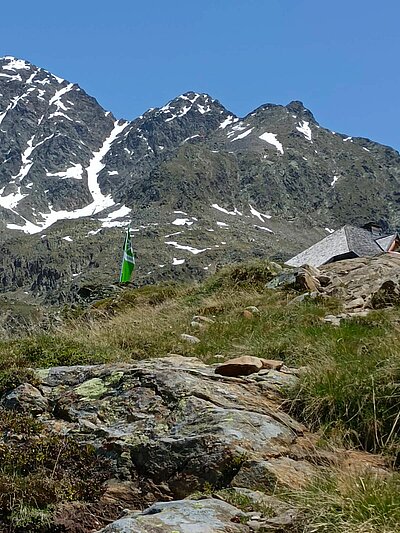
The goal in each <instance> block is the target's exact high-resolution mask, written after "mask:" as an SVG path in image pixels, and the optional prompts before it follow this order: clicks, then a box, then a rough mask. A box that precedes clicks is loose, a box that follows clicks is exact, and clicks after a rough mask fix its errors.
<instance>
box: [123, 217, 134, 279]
mask: <svg viewBox="0 0 400 533" xmlns="http://www.w3.org/2000/svg"><path fill="white" fill-rule="evenodd" d="M134 268H135V256H134V255H133V250H132V241H131V233H130V231H129V227H128V229H127V230H126V235H125V242H124V255H123V257H122V265H121V275H120V276H119V281H120V283H127V282H128V281H130V280H131V276H132V272H133V269H134Z"/></svg>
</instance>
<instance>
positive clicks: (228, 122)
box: [218, 115, 239, 130]
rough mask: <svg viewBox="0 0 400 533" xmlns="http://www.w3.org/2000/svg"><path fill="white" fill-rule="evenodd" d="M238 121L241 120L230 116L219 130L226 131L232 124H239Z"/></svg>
mask: <svg viewBox="0 0 400 533" xmlns="http://www.w3.org/2000/svg"><path fill="white" fill-rule="evenodd" d="M238 120H239V119H238V118H237V117H234V116H233V115H228V116H227V118H226V119H225V120H224V121H223V122H221V124H220V125H219V128H218V129H220V130H224V129H225V128H226V127H227V126H230V125H231V124H233V123H234V122H237V121H238Z"/></svg>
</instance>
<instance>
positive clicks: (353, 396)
mask: <svg viewBox="0 0 400 533" xmlns="http://www.w3.org/2000/svg"><path fill="white" fill-rule="evenodd" d="M277 269H278V268H277V267H274V266H273V265H272V266H271V265H270V263H268V262H262V261H254V262H252V263H250V264H245V265H233V266H231V267H226V268H224V269H221V271H219V272H217V274H215V275H214V276H212V277H210V278H209V279H208V280H207V281H206V282H205V283H203V284H201V285H183V284H177V283H163V284H159V285H154V286H146V287H143V288H140V289H136V290H132V289H129V290H126V291H124V292H123V293H121V294H120V295H118V296H117V297H116V298H114V299H106V300H103V301H100V302H97V303H96V304H94V305H93V306H92V308H91V309H90V310H89V311H86V312H84V313H82V314H81V315H80V316H78V317H77V318H70V319H68V320H66V321H65V324H64V326H62V327H61V328H59V329H58V330H55V331H53V332H47V333H45V334H44V333H40V332H39V333H37V334H35V335H30V336H27V337H25V338H22V339H21V338H20V339H18V340H13V339H10V340H3V341H1V342H0V390H8V389H11V388H13V387H14V386H16V385H17V384H18V383H19V382H22V381H23V380H27V379H29V370H27V369H29V368H31V367H48V366H56V365H74V364H94V363H104V362H112V361H128V362H129V361H133V360H137V359H144V358H150V357H162V356H165V355H167V354H168V353H179V354H182V355H185V356H196V357H199V358H201V359H202V360H204V361H205V362H208V363H211V362H214V361H217V360H221V356H222V358H230V357H237V356H241V355H252V356H257V357H265V358H272V359H281V360H283V361H284V362H285V363H286V364H287V365H294V366H306V367H307V369H308V371H307V372H305V373H304V374H303V376H302V378H301V381H300V383H299V385H298V387H297V388H296V389H295V390H292V391H288V399H287V407H288V408H289V409H290V410H291V412H292V413H293V414H294V415H296V416H297V417H298V418H300V419H302V420H303V421H305V422H306V423H307V424H309V425H310V427H311V428H313V429H315V430H318V429H320V428H321V427H322V429H323V430H324V432H325V434H326V435H327V436H328V437H330V438H332V437H333V436H335V438H337V437H338V436H339V437H340V438H341V441H342V443H343V442H344V443H345V444H347V445H350V446H357V447H360V448H362V449H365V450H368V451H374V452H379V451H385V452H387V453H390V454H391V456H392V457H393V458H394V461H396V460H397V461H398V459H396V458H397V456H398V455H399V450H400V442H399V437H398V434H399V428H400V416H399V414H398V413H399V410H400V386H399V383H400V358H399V356H398V346H399V345H400V332H399V328H398V326H397V322H398V320H399V311H397V310H389V311H388V310H381V311H375V312H373V313H371V314H370V315H368V316H367V317H366V318H362V319H358V320H351V321H344V322H342V323H341V325H340V326H339V327H333V326H332V325H331V324H327V323H324V322H323V321H322V320H321V319H322V318H323V317H324V316H325V315H326V314H331V313H337V312H339V311H340V310H341V305H340V302H337V301H335V300H334V299H317V300H311V301H307V300H306V301H304V302H301V303H298V304H295V305H289V302H290V300H291V299H292V297H293V294H290V293H285V292H281V291H273V290H265V289H264V286H265V283H266V282H267V281H268V280H269V279H270V278H271V276H272V275H273V272H275V271H276V270H277ZM248 306H257V307H258V309H259V314H256V315H254V316H253V318H252V319H248V318H245V317H244V316H243V310H244V309H245V308H246V307H248ZM195 315H205V316H207V317H208V318H211V319H212V320H213V321H214V322H213V323H210V324H207V326H206V327H203V328H201V329H199V328H198V329H194V328H193V327H192V326H191V322H192V319H193V316H195ZM182 333H189V334H192V335H196V336H198V337H199V338H200V340H201V342H200V343H198V344H189V343H187V342H185V341H183V340H182V339H181V334H182ZM216 355H218V358H216V357H215V356H216Z"/></svg>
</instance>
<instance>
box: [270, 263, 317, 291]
mask: <svg viewBox="0 0 400 533" xmlns="http://www.w3.org/2000/svg"><path fill="white" fill-rule="evenodd" d="M314 271H316V272H318V275H319V274H320V272H319V271H317V270H316V269H314V268H312V267H308V266H306V267H302V268H299V269H295V270H291V271H284V272H282V273H281V274H278V276H276V277H275V278H273V279H272V280H271V281H270V282H269V283H267V285H266V288H267V289H289V290H295V291H308V292H319V289H320V287H321V284H320V282H319V281H318V279H317V277H315V276H314V275H313V274H312V273H313V272H314Z"/></svg>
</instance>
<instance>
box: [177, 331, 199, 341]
mask: <svg viewBox="0 0 400 533" xmlns="http://www.w3.org/2000/svg"><path fill="white" fill-rule="evenodd" d="M181 339H182V340H183V341H186V342H189V343H190V344H198V343H199V342H200V339H199V338H198V337H195V336H194V335H188V334H187V333H182V335H181Z"/></svg>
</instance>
